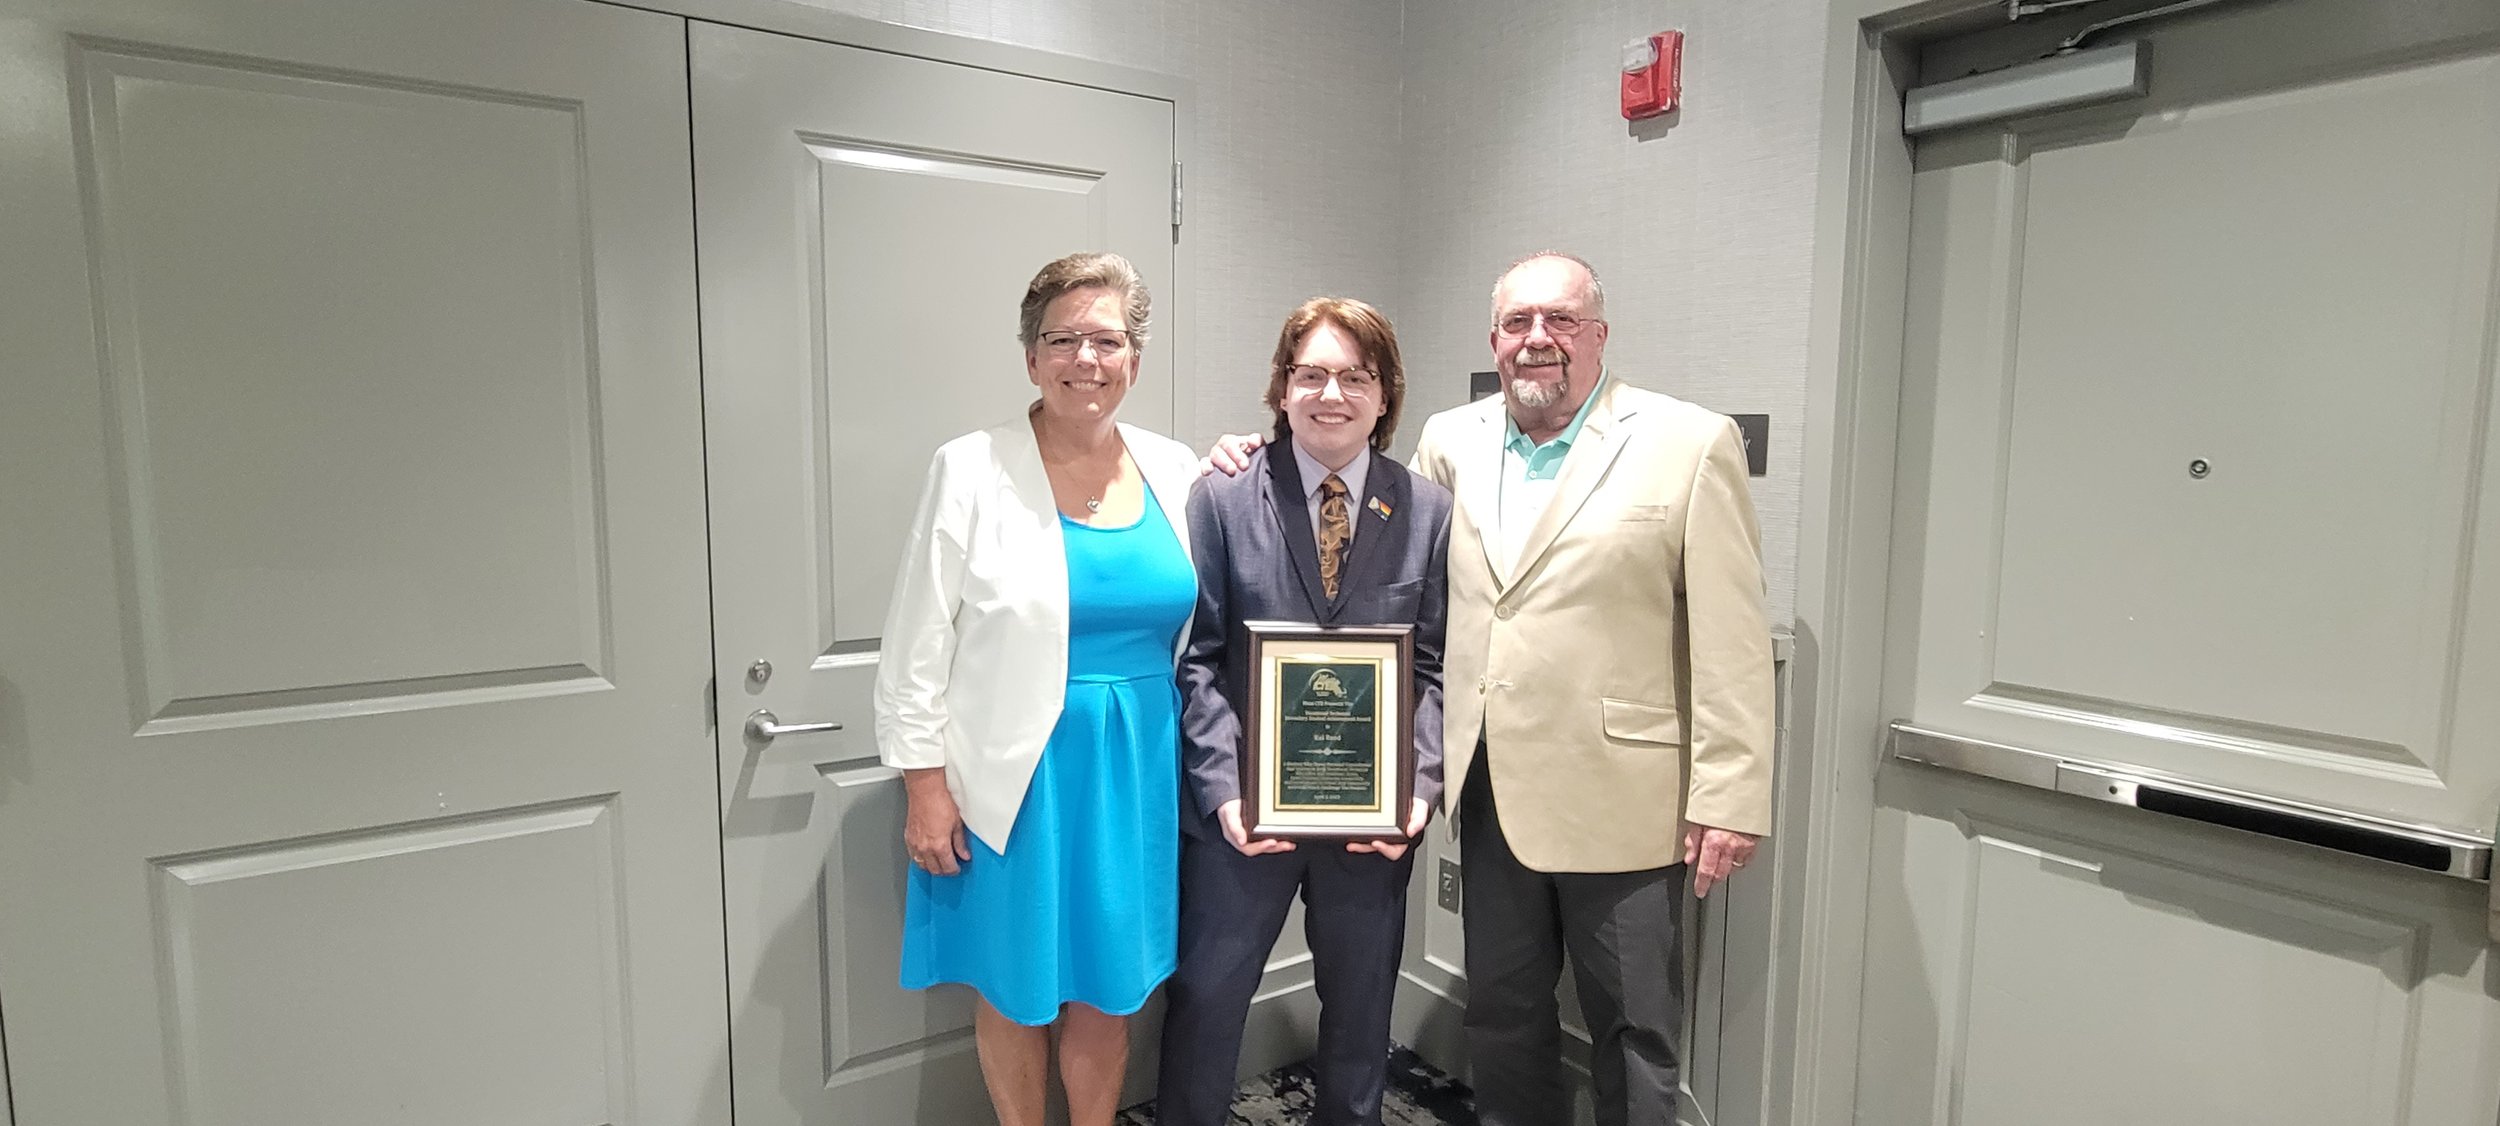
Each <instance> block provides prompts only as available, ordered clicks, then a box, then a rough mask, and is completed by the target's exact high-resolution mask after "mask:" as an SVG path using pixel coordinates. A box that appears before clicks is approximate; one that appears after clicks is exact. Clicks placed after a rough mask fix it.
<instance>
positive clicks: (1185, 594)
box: [901, 491, 1198, 1025]
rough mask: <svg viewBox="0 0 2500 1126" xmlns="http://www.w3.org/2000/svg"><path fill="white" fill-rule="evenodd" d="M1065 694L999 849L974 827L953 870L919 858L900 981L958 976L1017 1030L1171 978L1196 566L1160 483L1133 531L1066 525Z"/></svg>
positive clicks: (1130, 1008)
mask: <svg viewBox="0 0 2500 1126" xmlns="http://www.w3.org/2000/svg"><path fill="white" fill-rule="evenodd" d="M1060 524H1061V525H1062V527H1063V530H1064V533H1065V534H1064V536H1063V537H1062V538H1063V539H1065V540H1066V541H1067V555H1068V688H1067V697H1066V703H1065V705H1064V707H1063V709H1062V710H1061V711H1060V713H1059V725H1058V726H1057V727H1055V728H1053V729H1052V730H1051V733H1050V742H1049V743H1048V744H1046V745H1045V746H1044V747H1043V748H1042V760H1041V763H1040V764H1039V765H1038V766H1036V767H1035V768H1034V770H1033V782H1032V785H1031V786H1030V787H1029V788H1027V789H1026V790H1025V793H1024V805H1023V806H1022V807H1021V808H1020V809H1019V810H1018V811H1017V813H1016V823H1015V828H1014V829H1012V830H1010V831H1009V833H1008V838H1007V851H1006V852H1005V853H1003V854H1002V853H998V852H993V851H991V850H990V847H989V845H987V844H985V843H983V842H982V840H981V838H980V837H978V836H975V835H972V834H969V833H967V834H965V841H966V843H967V844H968V845H969V846H970V847H971V849H972V859H971V860H970V861H969V862H967V863H965V864H964V865H963V867H962V870H961V871H960V873H959V874H957V875H953V876H933V875H930V874H929V873H928V872H925V871H923V870H921V869H919V868H917V867H914V868H912V869H911V882H910V884H909V885H908V888H907V890H906V891H905V893H904V901H903V959H902V974H901V978H902V984H903V988H905V989H925V988H928V987H929V986H931V985H934V984H936V983H938V982H942V981H943V982H959V983H961V984H964V985H969V986H971V987H973V988H974V989H976V990H979V991H980V993H981V996H982V997H984V998H986V999H987V1000H988V1001H989V1003H990V1005H991V1006H992V1007H993V1008H996V1009H997V1010H998V1011H999V1012H1000V1013H1001V1014H1003V1015H1005V1016H1006V1017H1007V1019H1009V1020H1012V1021H1015V1022H1016V1023H1018V1024H1027V1025H1035V1024H1048V1023H1050V1022H1051V1021H1053V1020H1057V1019H1058V1018H1059V1006H1061V1005H1063V1004H1065V1003H1067V1002H1070V1001H1082V1002H1084V1003H1085V1004H1088V1005H1091V1006H1093V1007H1095V1008H1097V1009H1101V1010H1102V1011H1103V1012H1106V1013H1111V1014H1115V1015H1118V1014H1125V1013H1133V1012H1136V1011H1137V1010H1138V1009H1139V1008H1141V1007H1143V1006H1144V1005H1145V1003H1146V998H1147V996H1148V995H1149V994H1152V993H1153V992H1154V990H1155V987H1156V986H1158V985H1161V984H1162V983H1163V979H1164V978H1167V977H1170V976H1171V975H1172V966H1173V962H1174V960H1175V959H1176V957H1177V956H1178V942H1179V920H1180V713H1181V700H1180V689H1179V688H1178V687H1177V686H1176V685H1175V684H1174V683H1173V679H1172V654H1173V651H1174V646H1175V645H1177V644H1178V643H1179V640H1180V632H1181V630H1182V629H1183V628H1185V627H1186V626H1187V625H1188V622H1189V616H1190V614H1191V612H1192V611H1193V610H1194V609H1195V608H1196V606H1197V601H1198V577H1197V572H1196V571H1195V570H1194V569H1192V568H1191V567H1190V565H1189V556H1188V555H1187V553H1185V552H1183V551H1182V550H1181V545H1180V539H1179V537H1178V536H1176V535H1174V534H1173V531H1172V524H1171V521H1169V520H1167V519H1165V518H1164V515H1163V506H1161V505H1159V504H1157V503H1155V500H1154V495H1153V493H1152V492H1151V491H1149V492H1148V494H1147V497H1146V514H1145V515H1144V516H1143V517H1141V518H1139V520H1138V521H1137V522H1136V523H1134V524H1131V525H1129V526H1128V527H1125V528H1095V527H1090V526H1088V525H1085V524H1080V523H1077V522H1076V521H1074V520H1070V519H1067V518H1066V517H1064V516H1063V517H1061V518H1060Z"/></svg>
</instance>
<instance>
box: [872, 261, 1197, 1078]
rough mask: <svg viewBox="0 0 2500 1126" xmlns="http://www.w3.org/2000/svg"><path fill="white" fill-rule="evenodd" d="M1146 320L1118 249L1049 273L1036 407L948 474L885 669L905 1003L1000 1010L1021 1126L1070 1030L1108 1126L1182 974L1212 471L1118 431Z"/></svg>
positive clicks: (1032, 351) (890, 635)
mask: <svg viewBox="0 0 2500 1126" xmlns="http://www.w3.org/2000/svg"><path fill="white" fill-rule="evenodd" d="M1147 313H1148V298H1147V293H1146V287H1145V286H1144V285H1143V284H1142V283H1140V282H1139V281H1138V279H1137V273H1136V270H1135V269H1134V268H1133V267H1131V266H1130V265H1129V263H1128V262H1127V260H1125V259H1123V258H1121V257H1119V256H1118V255H1114V254H1076V255H1070V256H1068V257H1066V258H1062V259H1059V260H1058V261H1056V262H1052V263H1051V264H1049V265H1048V266H1045V267H1043V268H1042V270H1041V272H1040V273H1039V274H1037V275H1035V276H1034V278H1033V281H1032V283H1031V284H1030V285H1028V286H1027V287H1026V290H1025V295H1024V302H1023V306H1022V310H1021V317H1020V324H1019V329H1018V336H1019V338H1020V339H1021V340H1022V341H1023V344H1024V367H1025V373H1026V375H1027V376H1028V377H1029V378H1030V379H1031V380H1032V382H1033V385H1034V387H1035V388H1036V389H1037V390H1038V391H1039V392H1040V398H1039V400H1038V401H1037V402H1035V403H1034V404H1033V405H1032V406H1031V407H1030V408H1029V409H1028V410H1027V411H1026V412H1025V417H1023V418H1021V419H1018V420H1016V421H1014V422H1011V423H1008V424H1006V425H1004V426H998V427H993V428H991V429H988V430H982V431H978V432H975V433H972V434H967V435H964V436H963V437H960V438H957V439H955V440H953V441H951V442H948V443H947V444H946V445H944V446H942V447H940V448H939V450H938V452H937V456H936V457H935V458H934V459H933V460H932V461H931V463H930V467H929V476H928V482H927V485H926V487H925V488H924V489H923V490H922V493H921V498H920V508H919V514H918V516H917V517H916V518H915V520H914V527H913V533H912V536H911V538H910V539H909V540H908V541H907V543H906V545H905V548H904V555H903V561H902V568H901V571H900V573H899V575H898V577H897V580H896V584H895V592H894V600H893V606H892V608H891V610H890V611H889V614H888V617H887V621H886V629H885V651H884V653H883V654H882V656H881V658H880V662H879V666H878V675H877V691H876V703H877V745H878V750H879V754H880V756H881V757H882V759H883V760H884V762H885V763H886V764H887V765H889V766H893V767H898V768H900V769H901V770H902V771H903V782H904V788H905V792H906V794H907V800H908V802H909V807H908V811H907V813H906V815H905V822H904V828H903V851H904V853H905V855H906V857H907V859H908V860H909V861H910V862H911V865H912V871H911V874H910V882H909V885H908V889H907V891H906V893H905V901H904V908H903V956H902V967H901V980H902V984H903V986H904V987H905V988H909V989H923V988H927V987H929V986H932V985H936V984H938V983H941V982H953V983H958V984H962V985H967V986H970V987H971V988H972V989H973V990H974V991H975V992H976V993H977V994H978V995H979V1001H978V1002H977V1005H976V1008H975V1015H974V1026H973V1035H974V1040H975V1043H976V1045H977V1047H978V1050H979V1053H980V1059H981V1074H982V1078H983V1080H984V1082H985V1083H986V1084H987V1086H988V1088H989V1094H990V1102H991V1104H992V1105H993V1106H994V1107H996V1109H997V1111H998V1117H999V1121H1000V1122H1001V1123H1002V1124H1003V1126H1025V1124H1027V1123H1030V1124H1033V1126H1040V1123H1041V1122H1042V1120H1043V1107H1044V1104H1045V1100H1046V1097H1047V1093H1048V1084H1049V1076H1050V1074H1051V1070H1052V1068H1051V1044H1052V1040H1053V1038H1054V1037H1053V1035H1052V1030H1053V1029H1054V1028H1055V1029H1056V1030H1057V1036H1056V1040H1057V1042H1058V1069H1057V1070H1058V1072H1059V1075H1060V1080H1061V1084H1062V1086H1063V1087H1064V1088H1065V1090H1066V1093H1067V1103H1068V1109H1069V1118H1070V1121H1071V1124H1072V1126H1108V1123H1110V1121H1111V1118H1112V1115H1113V1114H1114V1113H1115V1112H1116V1111H1117V1109H1118V1105H1119V1095H1120V1086H1121V1080H1122V1078H1123V1075H1124V1072H1125V1070H1126V1067H1127V1061H1128V1017H1129V1015H1130V1014H1133V1013H1135V1012H1136V1011H1137V1010H1138V1009H1139V1008H1140V1007H1142V1006H1143V1005H1144V1004H1145V1003H1146V998H1147V996H1148V995H1150V994H1152V993H1153V992H1154V990H1155V987H1156V986H1158V985H1160V984H1161V983H1162V982H1163V980H1164V979H1165V978H1166V977H1168V976H1170V975H1171V972H1172V967H1173V963H1174V960H1175V957H1176V934H1177V928H1178V911H1179V906H1178V904H1179V890H1178V889H1179V874H1178V846H1177V843H1176V842H1177V841H1178V836H1179V833H1178V829H1179V808H1180V797H1179V765H1178V747H1179V739H1180V718H1179V717H1180V699H1179V695H1178V691H1177V689H1175V687H1174V685H1173V680H1172V668H1173V662H1174V660H1175V658H1176V657H1177V655H1178V650H1179V645H1180V642H1181V637H1182V628H1183V626H1184V625H1186V624H1187V622H1188V619H1189V615H1190V613H1191V611H1192V610H1193V609H1194V608H1195V605H1196V599H1197V577H1196V571H1195V570H1194V569H1193V568H1192V567H1191V565H1190V559H1189V545H1188V532H1187V528H1188V522H1187V520H1186V519H1185V517H1184V515H1183V509H1184V506H1185V505H1186V504H1187V502H1188V497H1189V488H1190V485H1191V483H1192V482H1193V481H1195V479H1196V478H1197V475H1198V459H1197V455H1196V454H1195V453H1193V452H1192V451H1190V450H1189V449H1188V448H1187V447H1185V446H1182V445H1181V444H1179V443H1177V442H1174V441H1172V440H1170V439H1168V438H1163V437H1160V436H1157V435H1154V434H1150V433H1147V432H1146V431H1143V430H1139V429H1137V428H1135V427H1132V426H1126V425H1122V424H1120V423H1119V421H1118V419H1117V415H1118V412H1119V407H1120V403H1121V401H1122V400H1123V399H1124V398H1126V397H1127V394H1128V391H1129V389H1130V388H1131V387H1133V386H1135V384H1136V381H1137V376H1138V361H1139V358H1140V356H1141V354H1142V353H1143V352H1144V350H1145V344H1146V333H1147V321H1148V317H1147Z"/></svg>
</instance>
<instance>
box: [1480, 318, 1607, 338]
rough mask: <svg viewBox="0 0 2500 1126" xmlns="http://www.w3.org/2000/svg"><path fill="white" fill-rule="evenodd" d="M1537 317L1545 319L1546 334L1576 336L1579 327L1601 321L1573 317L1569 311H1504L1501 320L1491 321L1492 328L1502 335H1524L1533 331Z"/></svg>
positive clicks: (1582, 327) (1578, 333)
mask: <svg viewBox="0 0 2500 1126" xmlns="http://www.w3.org/2000/svg"><path fill="white" fill-rule="evenodd" d="M1539 318H1543V319H1544V321H1545V334H1546V335H1547V336H1578V335H1580V330H1581V329H1584V328H1587V327H1588V326H1590V325H1593V324H1600V323H1603V322H1600V321H1598V320H1597V319H1596V318H1593V317H1575V316H1572V315H1571V314H1569V313H1505V314H1503V315H1502V319H1501V320H1498V321H1495V322H1493V329H1494V331H1496V332H1499V333H1501V334H1502V335H1504V336H1511V337H1519V336H1526V335H1528V334H1529V333H1530V332H1532V331H1535V329H1536V322H1537V320H1538V319H1539Z"/></svg>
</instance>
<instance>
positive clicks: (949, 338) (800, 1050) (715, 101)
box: [693, 23, 1177, 1126]
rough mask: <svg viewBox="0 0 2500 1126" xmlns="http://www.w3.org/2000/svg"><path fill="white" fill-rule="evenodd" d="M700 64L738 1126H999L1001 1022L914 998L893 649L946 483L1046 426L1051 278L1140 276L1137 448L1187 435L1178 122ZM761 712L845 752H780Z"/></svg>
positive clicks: (964, 998)
mask: <svg viewBox="0 0 2500 1126" xmlns="http://www.w3.org/2000/svg"><path fill="white" fill-rule="evenodd" d="M693 42H694V48H693V59H694V117H695V156H696V183H695V196H696V209H697V217H698V227H699V230H700V235H701V239H700V241H701V251H700V260H701V277H702V293H703V349H704V395H705V406H706V426H707V429H708V431H709V433H710V444H709V458H710V471H711V485H710V487H711V495H712V544H713V562H714V567H715V584H714V606H715V613H716V616H717V622H716V629H717V632H716V635H715V642H714V646H715V653H716V657H717V670H716V675H717V676H718V678H719V680H718V684H719V711H720V717H721V718H720V725H719V738H720V746H719V751H720V794H721V802H722V806H721V815H722V819H723V822H724V831H725V833H726V848H727V857H728V859H727V871H728V903H729V907H728V919H729V955H730V957H729V977H730V1004H731V1011H732V1017H731V1019H732V1022H733V1029H734V1036H733V1039H732V1044H733V1045H734V1056H735V1063H734V1067H735V1076H736V1079H735V1084H734V1090H735V1100H736V1104H737V1110H738V1119H739V1121H740V1123H741V1124H743V1126H775V1124H781V1123H795V1122H861V1123H870V1122H874V1123H911V1122H920V1123H929V1124H931V1126H937V1124H946V1126H953V1124H956V1123H969V1122H983V1121H988V1120H989V1109H988V1099H987V1097H986V1096H985V1094H984V1093H983V1089H982V1085H981V1079H980V1075H979V1071H978V1067H977V1065H976V1063H975V1060H974V1057H973V1052H972V1039H971V1000H970V995H969V994H968V993H966V992H963V991H961V990H959V989H956V988H953V987H944V988H940V989H937V990H932V991H929V992H927V993H907V992H904V991H903V990H902V989H901V988H900V987H898V986H897V985H896V983H895V972H896V959H897V954H898V951H899V950H900V949H901V924H902V902H903V863H902V854H901V846H900V840H901V834H902V816H903V792H902V786H901V782H900V777H899V775H897V774H896V773H895V772H894V771H891V770H887V769H885V768H884V767H881V766H879V765H878V763H877V750H876V741H875V731H874V721H873V719H872V717H871V714H870V709H869V702H868V694H869V684H870V681H871V679H872V678H873V677H874V676H875V675H876V663H877V651H878V645H879V637H878V632H879V630H880V629H881V628H882V627H883V625H884V622H885V610H886V595H887V588H888V587H889V585H890V584H891V583H892V581H893V576H894V568H895V563H896V560H897V559H898V558H899V553H900V551H901V543H902V536H903V532H904V529H905V525H906V524H907V523H908V521H909V519H910V516H911V513H912V507H913V505H914V503H915V502H916V501H917V499H918V497H919V490H920V483H921V478H922V474H923V472H924V471H925V470H926V468H927V466H928V463H929V456H930V454H931V453H932V452H934V451H935V450H936V448H937V446H938V445H939V444H940V443H941V442H943V441H945V440H946V439H948V438H951V437H953V436H955V435H957V434H961V433H964V432H966V431H969V430H974V429H978V428H981V427H984V426H990V425H994V424H997V423H999V422H1003V421H1007V420H1011V419H1016V418H1020V417H1022V412H1023V409H1024V406H1025V404H1026V403H1028V402H1030V401H1031V399H1032V397H1033V388H1032V385H1031V384H1030V383H1029V382H1028V381H1027V379H1026V376H1025V373H1024V367H1023V360H1022V353H1021V352H1020V351H1019V349H1018V346H1017V344H1016V306H1017V303H1018V301H1019V300H1021V298H1022V297H1023V295H1024V285H1025V282H1026V281H1027V280H1028V279H1030V278H1031V277H1032V275H1033V272H1034V271H1035V270H1037V269H1039V268H1040V267H1041V265H1042V264H1043V263H1045V262H1047V261H1049V260H1051V259H1053V258H1056V257H1059V256H1060V255H1062V254H1066V253H1069V252H1072V251H1077V250H1089V249H1110V250H1115V251H1118V252H1120V253H1121V254H1124V255H1126V256H1128V257H1129V258H1130V259H1131V260H1132V261H1134V262H1136V263H1137V266H1138V269H1139V270H1140V272H1141V273H1143V274H1144V275H1145V278H1146V281H1147V283H1148V285H1149V286H1150V287H1153V288H1154V289H1155V297H1156V302H1155V334H1154V342H1153V344H1152V345H1150V346H1149V347H1148V348H1147V350H1146V352H1145V365H1144V378H1143V381H1142V382H1141V383H1140V385H1139V386H1138V388H1137V389H1136V391H1135V392H1133V393H1132V394H1131V395H1130V396H1129V399H1128V402H1127V404H1126V405H1125V406H1124V407H1123V408H1122V411H1121V417H1122V419H1123V420H1124V421H1128V422H1134V423H1137V424H1139V425H1142V426H1145V427H1147V428H1149V429H1153V430H1158V431H1161V430H1167V429H1168V428H1169V426H1170V424H1171V417H1172V403H1173V401H1174V396H1173V394H1172V384H1171V376H1170V371H1169V369H1168V368H1167V367H1164V366H1161V365H1160V364H1159V363H1158V360H1159V358H1160V357H1162V356H1164V355H1168V354H1169V351H1170V341H1171V340H1172V338H1173V336H1174V335H1175V334H1174V333H1173V331H1172V325H1173V320H1174V317H1173V311H1174V309H1175V307H1176V304H1177V303H1176V302H1175V301H1174V300H1173V297H1174V295H1173V293H1172V291H1171V287H1170V284H1169V283H1170V279H1171V277H1172V257H1173V251H1172V228H1171V225H1170V219H1171V202H1170V194H1169V193H1170V183H1171V166H1172V137H1173V131H1172V127H1173V117H1172V114H1173V107H1172V104H1171V103H1170V102H1168V101H1160V100H1154V99H1148V98H1141V97H1133V96H1129V95H1125V94H1116V93H1110V92H1107V91H1103V90H1096V89H1088V88H1085V87H1079V86H1072V85H1068V84H1065V83H1058V82H1048V81H1042V80H1039V79H1033V78H1025V77H1019V76H1016V75H1011V74H1005V73H1000V72H997V71H988V70H977V69H973V68H970V67H964V66H957V65H952V64H947V63H940V62H933V61H930V60H926V59H916V58H908V57H903V56H898V55H892V54H885V53H880V52H875V51H868V50H861V49H856V48H850V47H841V46H835V45H832V44H827V43H819V42H813V41H808V40H802V39H792V38H785V37H781V36H774V35H767V34H763V33H760V32H753V31H745V30H739V29H733V28H725V27H717V26H712V25H707V24H701V23H697V24H696V25H695V26H694V41H693ZM758 662H763V663H764V664H768V665H769V666H770V673H769V675H765V674H763V673H762V668H763V665H759V664H758ZM757 711H771V712H773V713H774V714H775V715H777V716H778V717H779V718H780V720H781V721H782V722H784V723H800V722H838V723H841V724H842V725H843V728H842V730H840V731H837V732H830V733H821V734H801V735H785V736H781V737H779V738H777V739H771V740H757V739H751V738H748V737H746V735H745V733H744V731H743V730H742V728H743V725H744V723H745V721H746V719H747V717H748V716H749V715H750V714H752V713H754V712H757Z"/></svg>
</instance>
